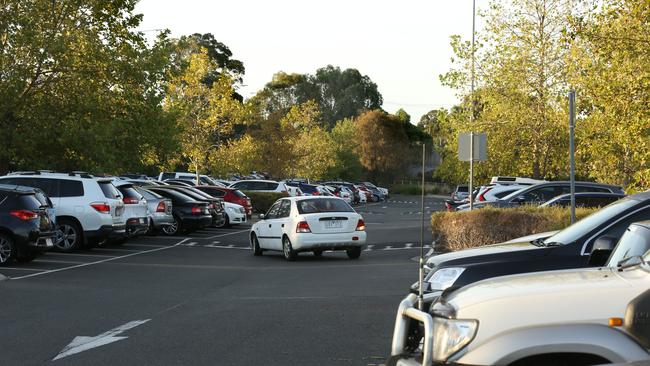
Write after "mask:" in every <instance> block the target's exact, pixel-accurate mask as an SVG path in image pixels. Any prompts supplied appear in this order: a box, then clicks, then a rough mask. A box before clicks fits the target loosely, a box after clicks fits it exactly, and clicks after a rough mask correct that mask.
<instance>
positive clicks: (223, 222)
mask: <svg viewBox="0 0 650 366" xmlns="http://www.w3.org/2000/svg"><path fill="white" fill-rule="evenodd" d="M223 215H224V216H225V218H224V219H223V220H221V221H219V222H218V223H214V224H213V225H212V226H214V227H216V228H218V229H221V228H222V227H226V225H227V222H228V214H227V213H225V212H224V213H223Z"/></svg>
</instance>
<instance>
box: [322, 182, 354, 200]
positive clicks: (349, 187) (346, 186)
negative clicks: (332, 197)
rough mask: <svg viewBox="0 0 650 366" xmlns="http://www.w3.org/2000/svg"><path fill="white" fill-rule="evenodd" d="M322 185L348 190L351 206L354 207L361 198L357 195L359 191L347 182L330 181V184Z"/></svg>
mask: <svg viewBox="0 0 650 366" xmlns="http://www.w3.org/2000/svg"><path fill="white" fill-rule="evenodd" d="M323 184H325V185H328V186H333V187H345V188H347V189H349V190H350V191H351V192H352V198H353V199H352V204H354V205H356V204H358V203H359V202H360V200H361V196H360V194H359V190H358V189H357V188H356V187H355V186H354V184H352V183H349V182H340V181H330V182H324V183H323Z"/></svg>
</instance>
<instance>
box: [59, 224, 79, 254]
mask: <svg viewBox="0 0 650 366" xmlns="http://www.w3.org/2000/svg"><path fill="white" fill-rule="evenodd" d="M58 224H59V230H60V231H61V233H62V235H61V240H59V241H58V242H57V243H56V244H55V248H56V249H58V250H60V251H62V252H71V251H73V250H75V249H78V248H79V247H81V243H83V234H82V232H81V228H80V227H79V225H78V224H77V223H76V222H74V221H72V220H67V219H61V220H59V221H58Z"/></svg>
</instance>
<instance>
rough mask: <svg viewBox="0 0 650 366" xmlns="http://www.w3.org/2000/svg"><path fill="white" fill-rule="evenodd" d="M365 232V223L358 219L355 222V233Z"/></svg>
mask: <svg viewBox="0 0 650 366" xmlns="http://www.w3.org/2000/svg"><path fill="white" fill-rule="evenodd" d="M365 230H366V223H365V221H363V219H359V221H357V231H365Z"/></svg>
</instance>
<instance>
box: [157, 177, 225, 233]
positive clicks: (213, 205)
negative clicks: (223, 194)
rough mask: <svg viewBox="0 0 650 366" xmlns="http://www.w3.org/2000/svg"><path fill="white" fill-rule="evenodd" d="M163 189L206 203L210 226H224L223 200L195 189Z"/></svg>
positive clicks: (169, 187) (168, 187)
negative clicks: (210, 221)
mask: <svg viewBox="0 0 650 366" xmlns="http://www.w3.org/2000/svg"><path fill="white" fill-rule="evenodd" d="M163 189H169V190H174V191H177V192H180V193H182V194H184V195H186V196H189V197H192V198H193V199H195V200H197V201H201V202H206V203H207V204H208V210H209V211H210V215H212V224H211V226H214V227H223V226H224V225H225V224H226V213H225V211H224V207H223V199H221V198H217V197H213V196H211V195H209V194H208V193H205V192H202V191H200V190H198V189H197V188H195V187H182V186H175V185H171V186H166V187H163Z"/></svg>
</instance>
